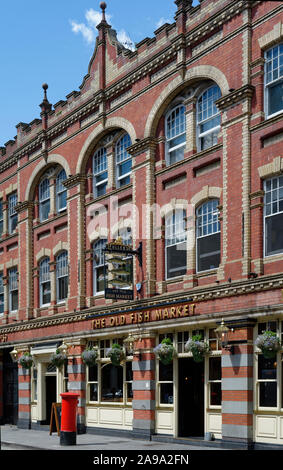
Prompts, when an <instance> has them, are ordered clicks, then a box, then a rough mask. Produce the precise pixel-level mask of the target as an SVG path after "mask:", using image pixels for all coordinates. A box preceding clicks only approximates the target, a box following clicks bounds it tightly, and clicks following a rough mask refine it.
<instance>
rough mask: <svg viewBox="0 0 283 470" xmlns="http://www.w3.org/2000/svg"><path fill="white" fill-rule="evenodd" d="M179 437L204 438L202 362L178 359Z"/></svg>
mask: <svg viewBox="0 0 283 470" xmlns="http://www.w3.org/2000/svg"><path fill="white" fill-rule="evenodd" d="M178 364H179V384H178V385H179V387H178V399H179V402H178V403H179V412H178V418H179V426H178V427H179V429H178V431H179V436H180V437H200V438H203V436H204V362H195V361H194V360H193V359H192V358H186V359H179V360H178Z"/></svg>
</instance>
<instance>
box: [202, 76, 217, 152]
mask: <svg viewBox="0 0 283 470" xmlns="http://www.w3.org/2000/svg"><path fill="white" fill-rule="evenodd" d="M220 96H221V91H220V88H219V86H217V85H213V86H211V87H209V88H207V89H206V90H205V91H204V92H203V93H202V94H201V95H200V97H199V99H198V102H197V125H198V150H199V151H200V150H205V149H207V148H209V147H212V146H213V145H216V144H217V138H218V134H219V131H220V123H221V116H220V112H219V110H218V109H217V107H216V105H215V101H216V100H218V98H220Z"/></svg>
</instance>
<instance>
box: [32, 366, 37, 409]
mask: <svg viewBox="0 0 283 470" xmlns="http://www.w3.org/2000/svg"><path fill="white" fill-rule="evenodd" d="M37 384H38V369H37V367H36V366H35V365H33V366H32V369H31V402H32V403H37V401H38V398H37V397H38V395H37V391H38V389H37Z"/></svg>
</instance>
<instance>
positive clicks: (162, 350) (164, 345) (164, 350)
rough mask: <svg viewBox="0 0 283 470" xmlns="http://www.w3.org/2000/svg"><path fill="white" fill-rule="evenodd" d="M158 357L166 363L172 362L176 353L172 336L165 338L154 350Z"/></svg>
mask: <svg viewBox="0 0 283 470" xmlns="http://www.w3.org/2000/svg"><path fill="white" fill-rule="evenodd" d="M153 352H154V354H155V356H156V357H157V359H159V360H160V362H162V364H164V365H168V364H171V362H172V361H173V357H174V355H175V354H176V351H175V348H174V346H173V344H172V341H171V339H170V338H164V339H163V340H162V341H161V343H160V344H159V345H158V346H156V347H155V348H154V350H153Z"/></svg>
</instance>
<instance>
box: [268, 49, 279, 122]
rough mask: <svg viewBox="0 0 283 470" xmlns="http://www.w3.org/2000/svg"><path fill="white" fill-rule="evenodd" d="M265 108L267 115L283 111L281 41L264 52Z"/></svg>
mask: <svg viewBox="0 0 283 470" xmlns="http://www.w3.org/2000/svg"><path fill="white" fill-rule="evenodd" d="M264 82H265V109H266V115H267V116H273V115H275V114H277V113H280V112H282V111H283V98H282V97H283V43H281V44H277V45H276V46H274V47H272V48H271V49H268V51H266V52H265V71H264Z"/></svg>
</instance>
